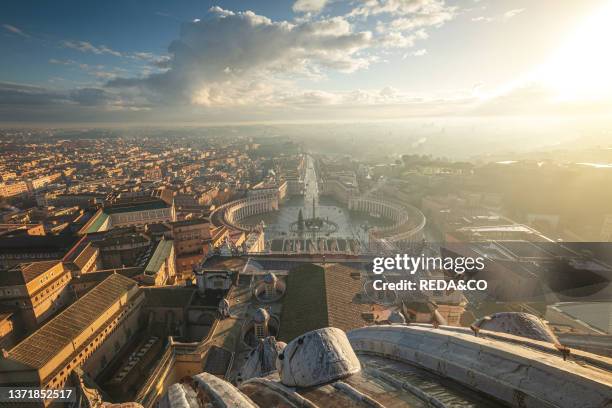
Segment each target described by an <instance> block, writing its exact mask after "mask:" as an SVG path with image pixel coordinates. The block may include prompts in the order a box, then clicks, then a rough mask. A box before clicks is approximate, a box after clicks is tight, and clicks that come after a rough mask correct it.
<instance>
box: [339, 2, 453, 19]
mask: <svg viewBox="0 0 612 408" xmlns="http://www.w3.org/2000/svg"><path fill="white" fill-rule="evenodd" d="M450 10H453V8H450V7H447V6H446V5H445V3H444V1H443V0H367V1H364V2H363V4H362V5H361V6H359V7H356V8H354V9H353V10H352V11H351V12H350V13H349V16H352V17H356V16H362V17H368V16H375V15H379V14H388V15H391V16H407V15H411V14H416V15H431V14H437V13H440V12H444V11H450Z"/></svg>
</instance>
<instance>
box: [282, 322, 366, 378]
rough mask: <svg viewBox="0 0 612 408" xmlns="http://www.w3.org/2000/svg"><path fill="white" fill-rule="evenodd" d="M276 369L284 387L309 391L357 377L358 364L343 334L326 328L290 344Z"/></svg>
mask: <svg viewBox="0 0 612 408" xmlns="http://www.w3.org/2000/svg"><path fill="white" fill-rule="evenodd" d="M277 368H278V371H279V374H280V379H281V382H282V383H283V384H284V385H286V386H288V387H311V386H314V385H318V384H324V383H328V382H331V381H335V380H339V379H342V378H346V377H348V376H350V375H351V374H355V373H358V372H359V371H361V364H360V363H359V360H358V359H357V356H356V355H355V352H354V351H353V348H352V347H351V344H350V343H349V341H348V338H347V337H346V334H345V333H344V332H343V331H342V330H340V329H337V328H335V327H326V328H324V329H318V330H313V331H310V332H308V333H306V334H303V335H302V336H299V337H297V338H295V339H293V340H292V341H291V342H289V344H287V347H285V349H284V350H283V352H282V353H281V354H280V355H279V356H278V360H277Z"/></svg>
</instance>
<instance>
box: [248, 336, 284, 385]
mask: <svg viewBox="0 0 612 408" xmlns="http://www.w3.org/2000/svg"><path fill="white" fill-rule="evenodd" d="M286 346H287V344H286V343H284V342H282V341H277V340H276V339H275V338H274V337H266V338H265V339H262V340H261V341H260V342H259V344H258V345H257V347H256V348H254V349H253V350H251V352H250V353H249V356H248V358H247V361H246V362H245V363H244V365H243V366H242V369H241V370H240V372H239V373H238V378H237V382H238V383H241V382H242V381H246V380H248V379H250V378H254V377H264V376H266V375H268V374H270V373H271V372H273V371H276V358H277V357H278V355H279V354H280V353H282V351H283V350H284V348H285V347H286Z"/></svg>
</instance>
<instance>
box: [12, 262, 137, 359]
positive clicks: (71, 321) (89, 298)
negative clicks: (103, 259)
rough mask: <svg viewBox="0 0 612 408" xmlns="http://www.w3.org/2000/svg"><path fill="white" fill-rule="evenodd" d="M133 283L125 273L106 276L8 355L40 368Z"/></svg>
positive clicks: (132, 285) (133, 284)
mask: <svg viewBox="0 0 612 408" xmlns="http://www.w3.org/2000/svg"><path fill="white" fill-rule="evenodd" d="M135 285H136V282H135V281H133V280H132V279H129V278H126V277H125V276H122V275H119V274H113V275H111V276H109V277H108V278H106V279H105V280H104V281H103V282H102V283H100V284H99V285H98V286H96V287H95V288H93V289H92V290H91V291H89V292H88V293H87V294H86V295H85V296H83V297H82V298H81V299H79V300H77V301H76V302H74V303H73V304H72V305H71V306H70V307H68V308H67V309H66V310H64V311H63V312H62V313H60V314H59V315H57V316H56V317H54V318H53V319H51V320H50V321H49V322H48V323H47V324H45V325H44V326H42V327H41V328H40V329H38V330H37V331H35V332H34V333H33V334H32V335H30V336H29V337H27V338H26V339H25V340H23V341H22V342H21V343H19V344H17V345H16V346H15V347H13V349H11V351H10V352H9V357H8V358H9V359H11V360H15V361H18V362H20V363H23V364H25V365H27V366H30V367H33V368H42V367H43V366H44V365H45V364H47V363H48V362H49V361H50V360H51V359H53V358H54V357H55V356H56V355H58V354H59V353H60V352H61V350H62V349H64V347H66V346H68V345H69V344H70V343H71V342H72V341H74V340H75V338H76V337H77V336H79V335H80V334H81V333H82V332H83V331H85V330H86V329H87V328H88V327H90V326H91V325H92V324H93V323H94V322H95V321H96V320H97V319H98V318H99V317H100V316H101V315H102V314H103V313H105V312H106V311H107V309H108V308H109V307H110V306H111V305H112V304H114V303H115V302H117V301H118V300H119V299H120V298H121V297H122V296H123V295H125V294H126V293H127V292H128V291H129V290H130V289H131V288H132V287H134V286H135ZM77 346H78V345H77Z"/></svg>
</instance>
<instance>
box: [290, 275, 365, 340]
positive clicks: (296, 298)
mask: <svg viewBox="0 0 612 408" xmlns="http://www.w3.org/2000/svg"><path fill="white" fill-rule="evenodd" d="M355 272H356V270H355V269H353V268H350V267H347V266H344V265H340V264H326V265H321V264H306V265H302V266H299V267H297V268H295V269H293V270H291V271H290V272H289V276H288V277H287V292H286V295H285V296H284V298H283V313H282V315H281V323H280V333H279V339H280V340H283V341H289V340H291V339H293V338H295V337H296V336H299V335H300V334H302V333H304V332H307V331H310V330H315V329H319V328H323V327H328V326H332V327H338V328H340V329H342V330H345V331H346V330H351V329H354V328H358V327H362V326H365V324H366V322H365V321H364V320H363V318H362V313H368V312H370V307H369V306H368V305H367V304H363V303H360V302H359V299H357V294H359V293H361V291H362V282H361V279H359V278H358V277H357V278H355V276H354V274H355Z"/></svg>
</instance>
